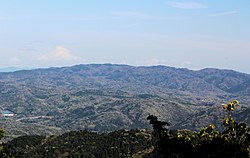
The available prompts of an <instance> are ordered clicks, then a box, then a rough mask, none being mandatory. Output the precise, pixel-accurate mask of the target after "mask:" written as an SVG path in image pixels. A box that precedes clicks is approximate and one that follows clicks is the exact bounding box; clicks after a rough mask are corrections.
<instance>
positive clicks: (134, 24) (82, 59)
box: [0, 0, 250, 73]
mask: <svg viewBox="0 0 250 158" xmlns="http://www.w3.org/2000/svg"><path fill="white" fill-rule="evenodd" d="M249 7H250V1H249V0H239V1H235V0H193V1H192V0H191V1H186V0H185V1H184V0H120V1H117V0H105V1H104V0H89V1H87V0H0V43H1V44H0V68H1V67H9V66H15V67H21V68H33V67H51V66H65V65H74V64H80V63H82V64H86V63H118V64H119V63H120V64H130V65H167V66H175V67H185V68H190V69H195V70H196V69H202V68H205V67H214V68H226V69H234V70H238V71H241V72H247V73H250V66H249V65H250V64H249V61H248V60H249V59H250V29H249V28H250V18H249V16H250V9H249Z"/></svg>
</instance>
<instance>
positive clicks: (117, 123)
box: [0, 64, 250, 131]
mask: <svg viewBox="0 0 250 158" xmlns="http://www.w3.org/2000/svg"><path fill="white" fill-rule="evenodd" d="M0 93H1V94H0V100H1V103H0V107H1V108H2V109H7V110H10V111H12V112H13V113H14V114H15V116H14V117H13V118H12V119H14V120H15V121H17V122H22V123H33V124H34V123H35V124H42V125H46V126H55V127H60V128H63V129H69V130H78V129H89V130H94V131H113V130H119V129H131V128H147V127H149V126H148V123H147V121H146V119H145V118H146V117H147V115H148V114H149V113H151V114H154V115H156V116H158V117H159V118H160V119H161V120H167V121H168V122H171V124H172V128H179V127H186V128H190V129H199V128H200V127H202V126H207V124H209V123H211V121H213V122H221V118H220V116H221V115H222V116H221V117H223V112H222V111H221V110H220V109H221V103H224V102H227V101H229V100H231V99H238V100H239V101H240V102H241V108H240V109H241V110H239V114H237V116H238V117H239V119H241V120H246V117H245V116H246V115H248V113H247V110H249V106H248V105H247V104H248V103H249V102H250V97H249V96H250V75H249V74H244V73H239V72H235V71H231V70H218V69H203V70H200V71H192V70H188V69H177V68H172V67H166V66H152V67H134V66H128V65H112V64H90V65H77V66H72V67H62V68H49V69H36V70H26V71H16V72H11V73H0ZM248 123H249V122H248Z"/></svg>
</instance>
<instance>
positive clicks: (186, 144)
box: [0, 100, 250, 158]
mask: <svg viewBox="0 0 250 158" xmlns="http://www.w3.org/2000/svg"><path fill="white" fill-rule="evenodd" d="M238 106H239V102H238V101H237V100H233V101H232V102H230V103H228V104H224V105H223V108H224V110H225V111H226V112H227V117H226V118H224V120H223V122H222V125H223V126H224V129H223V130H222V131H221V130H217V129H216V127H215V125H214V124H212V123H211V124H210V125H209V126H208V127H204V128H202V129H200V131H197V132H195V131H191V130H185V129H181V130H169V129H168V128H166V127H165V126H170V125H171V124H170V123H168V122H162V121H159V120H158V118H157V117H156V116H154V115H149V116H148V117H147V120H149V123H150V124H151V125H152V127H153V131H151V130H130V131H128V130H119V131H114V132H111V133H95V132H90V131H71V132H66V133H64V134H62V135H59V136H47V137H46V136H38V135H33V136H22V137H18V138H15V139H13V140H11V141H9V142H7V143H3V144H2V145H1V148H0V157H3V158H8V157H20V158H27V157H36V158H43V157H55V158H56V157H72V158H73V157H87V158H92V157H93V158H94V157H105V158H106V157H114V158H117V157H149V158H158V157H169V158H177V157H178V158H189V157H192V158H223V157H227V158H249V157H250V128H249V127H248V126H247V125H246V124H245V123H239V122H237V121H236V120H235V119H234V117H233V112H234V111H235V109H236V108H237V107H238ZM3 135H4V131H3V130H0V136H1V138H2V137H3Z"/></svg>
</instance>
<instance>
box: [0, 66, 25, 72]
mask: <svg viewBox="0 0 250 158" xmlns="http://www.w3.org/2000/svg"><path fill="white" fill-rule="evenodd" d="M18 70H22V69H21V68H17V67H5V68H0V72H14V71H18Z"/></svg>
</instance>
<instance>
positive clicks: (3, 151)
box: [0, 129, 12, 158]
mask: <svg viewBox="0 0 250 158" xmlns="http://www.w3.org/2000/svg"><path fill="white" fill-rule="evenodd" d="M3 136H4V130H3V129H0V158H12V156H11V155H10V154H9V152H8V150H7V148H6V147H5V146H4V145H3V144H2V142H1V139H2V138H3Z"/></svg>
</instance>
